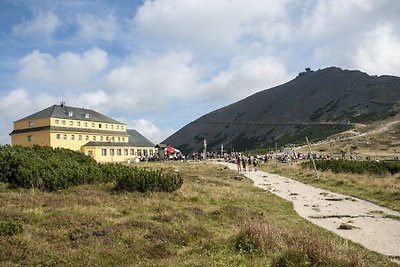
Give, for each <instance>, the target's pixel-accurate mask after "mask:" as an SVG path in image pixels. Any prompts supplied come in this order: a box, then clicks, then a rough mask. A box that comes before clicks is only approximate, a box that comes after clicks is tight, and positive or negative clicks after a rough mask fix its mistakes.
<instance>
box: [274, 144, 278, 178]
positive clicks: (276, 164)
mask: <svg viewBox="0 0 400 267" xmlns="http://www.w3.org/2000/svg"><path fill="white" fill-rule="evenodd" d="M275 168H276V171H278V143H277V142H275Z"/></svg>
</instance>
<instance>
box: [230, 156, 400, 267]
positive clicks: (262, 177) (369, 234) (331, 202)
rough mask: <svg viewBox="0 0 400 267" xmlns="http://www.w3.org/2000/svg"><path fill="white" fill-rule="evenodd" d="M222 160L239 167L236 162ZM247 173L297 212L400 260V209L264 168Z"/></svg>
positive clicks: (256, 182)
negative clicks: (319, 186)
mask: <svg viewBox="0 0 400 267" xmlns="http://www.w3.org/2000/svg"><path fill="white" fill-rule="evenodd" d="M222 164H224V165H226V166H228V167H229V168H230V169H233V170H236V165H235V164H230V163H222ZM244 175H245V176H247V177H248V178H250V179H251V180H253V181H254V185H255V186H257V187H260V188H262V189H265V190H268V191H270V192H271V193H273V194H275V195H277V196H279V197H281V198H283V199H286V200H288V201H290V202H293V206H294V209H295V210H296V212H297V213H298V214H299V215H300V216H301V217H303V218H305V219H307V220H309V221H311V222H312V223H314V224H316V225H319V226H321V227H323V228H325V229H327V230H330V231H332V232H334V233H336V234H338V235H340V236H341V237H343V238H346V239H349V240H351V241H353V242H356V243H359V244H361V245H362V246H364V247H366V248H368V249H370V250H372V251H376V252H378V253H381V254H383V255H387V256H390V257H392V258H393V259H396V260H397V261H398V260H400V212H397V211H393V210H391V209H388V208H385V207H382V206H379V205H376V204H373V203H371V202H368V201H365V200H361V199H358V198H355V197H350V196H346V195H342V194H338V193H333V192H331V191H328V190H324V189H320V188H316V187H313V186H311V185H306V184H303V183H301V182H298V181H295V180H292V179H289V178H287V177H283V176H279V175H275V174H271V173H267V172H263V171H257V172H245V173H244ZM340 226H342V228H351V229H340V228H339V227H340Z"/></svg>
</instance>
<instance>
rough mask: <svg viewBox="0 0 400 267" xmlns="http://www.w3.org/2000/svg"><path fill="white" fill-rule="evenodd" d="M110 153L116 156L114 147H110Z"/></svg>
mask: <svg viewBox="0 0 400 267" xmlns="http://www.w3.org/2000/svg"><path fill="white" fill-rule="evenodd" d="M110 155H111V156H114V148H112V149H110Z"/></svg>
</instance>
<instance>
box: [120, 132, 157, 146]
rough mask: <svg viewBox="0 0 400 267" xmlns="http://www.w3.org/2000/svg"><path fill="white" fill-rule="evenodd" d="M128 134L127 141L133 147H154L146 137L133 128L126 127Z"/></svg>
mask: <svg viewBox="0 0 400 267" xmlns="http://www.w3.org/2000/svg"><path fill="white" fill-rule="evenodd" d="M126 131H127V132H128V134H129V143H130V144H131V145H132V146H135V147H143V146H146V147H149V146H151V147H154V144H153V143H152V142H150V141H149V140H148V139H147V138H146V137H144V136H143V135H141V134H140V133H139V132H138V131H136V130H134V129H126Z"/></svg>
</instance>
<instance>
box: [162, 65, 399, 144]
mask: <svg viewBox="0 0 400 267" xmlns="http://www.w3.org/2000/svg"><path fill="white" fill-rule="evenodd" d="M301 74H302V75H299V76H298V77H296V78H295V79H293V80H291V81H289V82H287V83H285V84H283V85H279V86H276V87H274V88H271V89H266V90H263V91H260V92H258V93H256V94H253V95H251V96H249V97H247V98H245V99H243V100H240V101H238V102H236V103H233V104H231V105H228V106H225V107H223V108H220V109H218V110H215V111H212V112H210V113H208V114H206V115H204V116H202V117H200V118H199V119H197V120H195V121H193V122H191V123H189V124H188V125H186V126H184V127H183V128H182V129H180V130H179V131H177V132H176V133H174V134H173V135H171V136H170V137H168V138H167V139H166V140H165V141H164V143H167V144H170V145H173V146H176V147H178V148H180V149H181V150H183V151H185V152H192V151H199V150H201V149H202V146H203V140H204V139H207V142H208V147H209V149H210V150H218V149H220V146H221V144H223V145H224V147H225V148H228V149H229V148H231V149H235V150H245V149H254V148H262V147H268V146H270V145H271V144H272V143H273V142H275V141H276V140H278V141H279V145H285V144H286V143H298V142H303V141H302V140H304V138H305V136H308V137H309V138H310V137H311V139H315V140H317V139H321V138H323V137H326V136H329V135H331V134H333V133H336V132H340V131H343V130H347V129H348V128H349V127H350V126H351V124H349V122H368V121H372V120H377V119H381V118H384V117H387V116H390V115H394V114H395V113H396V112H397V110H398V106H399V103H400V78H399V77H395V76H379V77H378V76H369V75H368V74H366V73H362V72H360V71H349V70H342V69H340V68H336V67H330V68H326V69H323V70H318V71H315V72H314V71H307V72H305V73H301Z"/></svg>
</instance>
